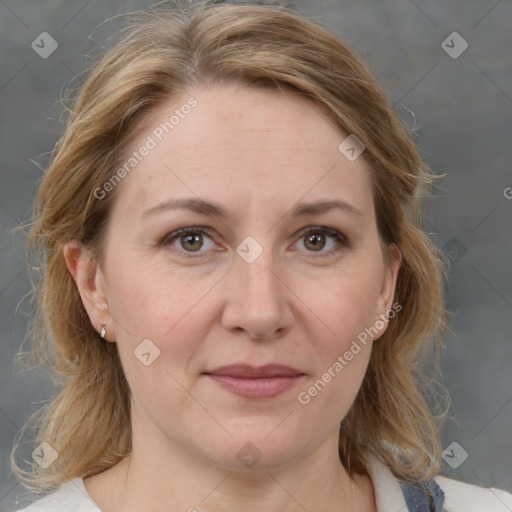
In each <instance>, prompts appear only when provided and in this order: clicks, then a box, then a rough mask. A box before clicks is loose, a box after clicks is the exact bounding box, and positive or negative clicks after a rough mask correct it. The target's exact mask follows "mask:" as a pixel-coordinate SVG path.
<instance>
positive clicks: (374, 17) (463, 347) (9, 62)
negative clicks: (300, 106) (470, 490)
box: [0, 0, 512, 511]
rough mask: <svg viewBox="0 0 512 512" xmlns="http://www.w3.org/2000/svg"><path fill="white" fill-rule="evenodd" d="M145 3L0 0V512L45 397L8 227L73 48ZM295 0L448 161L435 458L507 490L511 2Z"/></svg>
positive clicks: (17, 217) (440, 214) (22, 495)
mask: <svg viewBox="0 0 512 512" xmlns="http://www.w3.org/2000/svg"><path fill="white" fill-rule="evenodd" d="M152 3H153V2H142V1H124V2H122V1H119V0H118V1H110V2H100V1H98V0H68V1H64V0H45V1H36V0H16V1H15V0H1V1H0V42H1V44H0V64H1V65H0V156H1V159H0V173H1V174H0V175H1V182H0V336H1V342H0V365H1V369H0V510H5V511H11V510H14V509H15V508H19V507H21V506H22V505H24V504H26V503H27V502H29V501H30V500H31V499H33V498H32V497H31V496H30V495H28V494H27V493H26V491H25V490H24V488H23V487H22V486H21V485H20V484H18V483H17V481H16V480H15V479H14V477H13V476H12V474H11V473H10V468H9V459H8V457H9V452H10V449H11V446H12V442H13V439H14V436H15V435H16V434H17V432H18V431H19V429H20V428H21V427H22V426H23V424H24V422H25V421H26V420H27V418H28V416H29V414H30V413H32V412H33V411H35V410H36V409H38V408H39V407H40V406H41V405H42V404H43V403H44V401H45V400H48V399H49V398H50V397H51V396H52V387H51V384H50V383H49V381H48V379H46V378H45V377H44V375H41V374H39V373H37V374H36V373H33V372H32V373H14V359H13V355H14V353H15V352H16V351H17V350H18V348H19V346H20V343H21V340H22V339H23V336H24V333H25V327H26V323H27V314H28V312H29V305H28V304H27V301H23V302H20V301H21V300H22V298H23V297H24V296H25V295H26V294H27V292H28V291H29V282H28V277H27V273H26V272H25V270H24V268H25V266H24V254H23V251H24V239H23V236H21V235H20V234H14V235H13V234H12V233H11V232H10V230H11V229H12V228H14V227H15V226H17V225H18V224H19V223H20V222H22V221H24V220H26V219H27V218H28V216H29V214H30V208H31V205H32V201H33V197H34V193H35V190H36V188H37V185H38V181H39V179H40V177H41V171H40V169H39V168H38V166H39V165H43V166H44V165H46V163H47V162H48V157H49V155H48V152H49V151H51V150H52V148H53V145H54V144H55V142H56V140H57V138H58V136H59V134H60V130H61V125H60V124H59V115H60V112H61V107H60V105H59V97H60V95H61V93H62V92H63V91H65V89H66V87H67V86H68V85H69V83H70V80H71V79H72V78H73V77H74V76H75V75H76V74H78V73H79V72H80V71H81V70H82V69H83V66H84V63H85V59H84V58H83V55H84V54H85V53H90V52H91V51H96V50H97V49H98V48H99V47H100V46H101V45H107V46H108V41H106V38H107V37H108V36H109V35H111V34H112V33H113V31H114V30H115V29H117V28H120V26H121V24H120V22H119V21H114V22H108V23H104V24H102V22H103V21H104V20H106V19H107V18H109V17H112V16H114V15H117V14H122V13H126V12H128V11H131V10H134V9H136V8H141V7H144V6H145V5H151V4H152ZM294 5H295V7H296V8H298V9H300V10H302V11H303V12H305V13H307V14H311V15H314V16H317V17H318V19H319V20H320V21H321V22H322V23H324V25H325V26H326V27H327V28H329V29H330V30H332V31H333V32H335V33H336V34H338V35H339V36H340V37H342V38H343V39H345V40H347V41H348V42H350V43H351V44H352V45H353V46H354V47H355V48H356V50H357V51H358V52H359V53H360V54H361V55H362V56H363V57H364V58H365V59H366V61H367V62H368V63H369V64H370V66H371V68H372V69H373V71H374V73H375V75H376V76H377V78H378V80H379V81H380V83H381V84H382V86H383V87H384V89H385V91H386V92H387V94H388V96H389V98H390V99H391V101H392V102H393V103H394V105H395V108H396V110H397V112H398V113H399V114H400V115H401V116H402V117H403V118H404V119H405V120H406V121H407V123H408V124H410V125H411V126H415V128H416V131H417V135H418V141H419V144H420V146H421V150H422V153H423V155H424V158H425V159H426V160H427V162H428V163H429V164H430V165H431V167H432V168H433V169H434V171H435V172H436V173H439V174H441V173H446V174H447V176H446V177H445V178H444V179H443V180H442V181H441V183H440V185H441V189H439V191H438V192H437V193H436V197H434V198H430V199H428V200H427V201H426V203H425V216H426V223H427V224H426V226H427V229H428V231H429V233H430V236H431V237H432V239H433V240H434V241H435V243H436V244H437V245H438V246H439V247H441V248H444V249H445V250H446V251H447V252H449V253H450V254H451V255H452V261H453V264H452V266H451V270H450V279H449V281H448V283H447V302H448V307H449V308H450V309H451V310H452V311H453V312H454V314H453V316H452V318H451V320H450V324H451V327H452V329H453V331H454V334H447V335H446V336H445V338H444V339H445V344H446V350H445V353H444V361H443V374H444V381H445V384H446V386H447V388H448V390H449V392H450V393H451V397H452V408H451V411H450V417H451V418H452V419H451V420H450V421H448V422H447V423H446V425H445V426H444V428H443V431H442V435H443V446H444V447H448V446H449V445H450V444H451V443H453V442H456V443H458V444H457V445H452V447H450V449H449V451H448V452H447V453H448V454H449V455H450V457H449V458H448V459H447V460H449V461H450V463H451V464H452V465H457V464H458V463H460V461H461V460H462V457H461V454H463V452H462V449H463V450H465V451H466V452H467V454H468V457H467V459H466V460H465V461H464V462H462V463H461V464H460V465H459V466H458V467H457V468H451V467H450V465H448V464H447V463H446V462H445V463H444V467H445V474H446V475H447V476H450V477H453V478H458V479H461V480H466V481H468V482H471V483H475V484H479V485H484V486H495V487H501V488H503V489H506V490H509V491H512V479H511V469H512V461H511V453H512V440H511V435H510V433H511V419H512V403H511V402H512V385H511V383H512V378H511V375H512V372H511V371H510V367H511V363H512V347H511V332H512V320H511V319H512V272H511V271H510V263H511V261H512V257H511V256H512V250H511V248H512V243H511V241H512V233H511V222H510V219H511V214H512V172H511V167H510V162H511V156H512V155H511V153H512V129H511V120H512V81H511V78H512V51H511V50H512V30H511V29H510V27H511V26H512V2H511V1H510V0H500V1H497V0H479V1H476V0H472V1H463V0H458V1H449V2H448V1H446V0H423V1H420V0H414V2H413V1H412V0H389V1H385V2H384V1H382V0H363V1H361V0H359V1H357V2H356V1H355V0H346V1H342V0H331V1H329V0H323V1H320V0H315V1H305V0H303V1H298V2H296V3H295V4H294ZM42 32H48V33H49V34H50V35H51V36H52V37H53V38H54V39H55V40H56V41H57V42H58V48H57V49H56V51H55V52H54V53H52V54H51V55H49V56H48V57H47V58H44V59H43V58H42V57H40V56H39V55H38V54H37V53H36V51H34V49H33V48H32V47H31V44H32V42H33V41H34V40H35V41H36V42H38V41H40V39H41V38H40V34H41V33H42ZM452 32H457V33H458V34H459V35H460V36H461V37H462V38H463V40H465V41H466V42H467V44H468V48H467V49H466V50H465V51H464V52H463V53H462V54H460V55H459V56H457V53H459V52H460V51H461V50H462V49H463V46H462V44H463V41H462V40H461V39H459V38H458V36H453V35H450V34H452ZM91 34H92V37H89V36H91ZM445 40H446V43H444V45H445V46H446V45H447V46H448V48H447V50H449V51H450V52H451V53H452V56H450V55H449V54H448V53H447V52H446V51H445V50H444V49H443V47H442V42H443V41H445ZM39 44H41V43H39ZM450 47H451V48H450ZM45 48H46V49H48V48H49V46H48V45H46V46H45ZM454 52H456V53H454ZM453 57H456V58H453ZM62 307H63V308H64V307H66V306H65V304H63V305H62ZM28 436H29V434H28V433H27V434H26V436H25V437H27V438H28ZM26 440H27V439H26ZM453 447H454V448H453ZM452 449H453V450H454V451H452ZM29 453H30V452H29ZM16 500H17V501H16Z"/></svg>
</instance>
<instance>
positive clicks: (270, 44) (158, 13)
mask: <svg viewBox="0 0 512 512" xmlns="http://www.w3.org/2000/svg"><path fill="white" fill-rule="evenodd" d="M228 82H236V83H241V84H244V85H247V86H249V87H264V88H271V89H280V90H285V91H290V92H293V93H295V94H300V95H301V96H302V97H304V98H305V99H308V100H310V101H313V102H314V103H315V104H316V105H317V106H319V107H320V108H322V109H323V111H325V112H326V113H327V115H328V116H329V117H330V118H331V119H332V120H333V121H334V122H335V123H336V125H337V126H339V128H340V129H341V130H343V131H344V132H346V133H349V134H355V135H356V136H357V137H358V138H359V139H360V140H361V141H363V142H364V144H365V146H366V149H365V151H364V153H363V156H362V157H363V158H364V159H365V161H366V163H367V164H368V167H369V169H370V172H371V176H372V182H373V196H374V204H375V209H376V216H377V224H378V230H379V235H380V238H381V241H382V243H383V244H385V245H387V246H389V245H391V244H396V245H397V246H398V247H399V248H400V251H401V253H402V265H401V267H400V270H399V274H398V279H397V287H396V292H395V301H397V302H399V303H400V305H401V306H402V310H401V311H400V313H399V314H397V315H396V317H395V318H394V319H393V320H392V321H391V322H390V323H389V326H388V329H387V331H386V332H385V334H384V335H383V336H382V338H381V339H380V340H379V342H378V343H376V344H374V346H373V349H372V353H371V358H370V362H369V366H368V369H367V372H366V375H365V378H364V381H363V383H362V386H361V388H360V390H359V393H358V395H357V397H356V399H355V402H354V403H353V406H352V407H351V409H350V411H349V413H348V414H347V416H346V417H345V418H344V420H343V422H342V425H341V429H340V439H339V454H340V459H341V460H342V462H343V464H344V465H345V467H346V469H347V471H348V472H349V473H350V474H353V473H366V474H367V471H366V469H365V462H364V461H365V458H364V454H365V452H366V451H368V450H369V451H371V452H373V453H374V454H376V455H377V456H378V457H379V458H380V459H381V460H382V461H383V462H384V463H385V464H386V465H387V466H388V467H389V468H390V469H391V470H392V472H393V473H394V474H395V476H396V477H397V478H399V479H400V480H401V481H404V482H408V483H420V482H422V481H425V480H426V479H429V478H431V477H433V476H435V475H436V474H437V473H438V472H439V470H440V460H441V458H440V454H441V450H440V442H439V433H438V425H437V419H439V418H441V417H442V415H443V414H439V415H437V416H436V415H435V414H434V413H433V409H432V405H433V404H430V405H429V402H430V401H431V398H432V397H433V396H435V397H437V396H439V395H438V394H433V395H431V396H427V395H426V394H425V393H424V392H423V390H422V387H423V386H425V385H426V383H427V380H426V378H425V377H424V374H423V373H420V372H419V366H418V365H419V363H418V361H420V356H422V355H425V354H426V353H429V354H430V355H431V352H430V351H429V349H431V348H434V349H435V350H434V357H431V358H430V360H432V361H434V363H435V364H434V366H435V369H434V377H435V375H436V369H437V367H438V364H437V363H438V361H439V348H440V346H441V332H442V330H443V328H444V327H446V324H445V315H446V312H445V310H444V305H443V297H442V285H443V283H442V281H443V276H444V273H445V268H444V267H445V261H444V260H443V254H442V253H441V252H440V251H439V250H438V249H436V247H435V246H434V245H433V244H432V243H431V242H430V240H429V238H428V237H427V236H426V235H425V233H424V232H423V230H422V229H421V225H420V220H421V217H420V213H419V209H418V199H419V196H420V195H421V194H420V192H421V191H422V190H424V189H425V187H426V186H428V185H431V184H432V183H433V181H434V178H435V176H434V175H433V174H432V173H431V172H430V170H429V169H428V168H427V166H426V165H425V164H424V163H423V162H422V160H421V158H420V157H419V155H418V152H417V149H416V147H415V144H414V141H413V137H412V134H411V133H410V131H409V130H408V129H407V127H406V126H405V124H404V123H403V122H402V121H401V120H400V119H399V118H398V116H397V115H396V114H395V113H394V112H393V109H392V107H391V105H390V104H389V102H388V101H387V99H386V97H385V95H384V93H383V92H382V90H381V89H380V88H379V86H378V85H377V84H376V82H375V80H374V78H373V77H372V76H371V73H370V72H369V71H368V69H367V68H366V67H365V65H364V64H363V63H362V62H361V60H360V59H359V58H358V57H357V55H356V54H355V52H354V51H353V50H352V49H351V48H350V47H349V46H347V45H346V44H344V43H343V42H341V41H340V40H339V39H338V38H337V37H335V36H334V35H332V34H331V33H329V32H328V31H327V30H326V29H325V28H323V27H322V26H321V25H320V24H319V23H318V22H317V21H313V20H312V19H307V18H306V17H305V16H303V15H300V14H297V13H295V12H294V11H292V10H290V9H289V8H286V7H283V6H277V5H256V4H252V5H251V4H249V5H223V4H217V3H212V2H200V3H197V4H196V5H194V6H188V7H185V6H183V5H181V6H180V5H177V6H174V7H169V6H167V7H163V6H158V7H155V8H153V9H152V10H148V11H142V12H137V13H133V14H132V15H131V23H130V24H129V25H128V26H127V27H125V28H124V29H123V30H122V31H121V32H120V40H119V41H118V42H117V43H116V44H115V45H114V46H113V47H112V48H111V49H110V50H109V51H107V52H106V54H105V55H104V56H103V58H101V60H99V61H98V62H97V63H95V64H94V66H93V67H92V70H90V72H89V73H88V75H87V78H86V79H85V81H84V82H83V84H82V85H81V86H80V87H79V88H78V94H77V95H76V97H75V98H74V99H73V103H72V107H71V109H69V117H68V121H67V126H66V129H65V132H64V134H63V136H62V138H61V139H60V140H59V141H58V143H57V144H56V146H55V149H54V152H53V154H52V158H51V161H50V164H49V168H48V169H47V171H46V173H45V175H44V178H43V180H42V183H41V186H40V188H39V191H38V193H37V197H36V199H35V203H34V215H33V219H32V221H31V223H30V224H29V227H30V231H29V233H28V242H27V260H28V261H29V262H30V261H31V258H32V257H35V258H38V264H37V265H36V266H38V268H39V274H38V278H37V280H33V287H34V288H33V299H34V301H35V313H34V316H33V322H32V328H31V329H30V330H29V331H30V335H31V336H30V337H31V339H32V342H33V344H34V346H33V347H32V350H31V353H32V355H33V356H34V357H35V360H36V361H44V362H45V363H46V364H48V365H49V367H50V369H51V373H52V375H53V376H54V379H55V382H56V384H57V386H58V390H59V392H58V394H57V396H56V397H55V398H54V399H53V400H52V401H51V402H50V403H49V404H48V405H47V406H46V407H44V408H43V409H42V410H41V411H40V414H37V415H36V416H34V417H33V418H31V419H30V420H29V421H31V422H33V421H34V420H36V422H35V425H36V427H37V438H36V440H35V444H36V445H37V444H38V443H40V442H42V441H47V442H49V443H50V444H51V445H52V446H53V447H54V448H55V449H56V450H57V452H58V454H59V457H58V459H57V460H56V461H55V462H54V463H53V464H52V465H51V466H50V467H49V468H47V469H41V468H40V467H39V466H38V465H37V464H36V463H33V465H32V467H31V468H30V471H25V470H23V469H22V468H21V467H20V466H18V465H17V463H16V457H15V454H16V453H17V451H16V448H17V446H15V447H14V449H13V453H12V454H11V462H12V466H13V470H14V472H15V474H16V475H17V476H18V478H19V479H20V480H21V481H23V483H24V484H25V485H26V486H27V487H30V488H31V489H36V490H38V491H40V490H43V491H49V490H51V489H52V488H54V487H55V486H57V485H59V484H61V483H63V482H64V481H66V480H69V479H71V478H74V477H83V478H85V477H87V476H90V475H94V474H97V473H99V472H102V471H104V470H106V469H108V468H110V467H111V466H113V465H115V464H116V463H118V462H119V461H120V460H121V459H122V458H123V457H125V456H126V455H127V454H129V453H130V451H131V426H130V390H129V387H128V384H127V381H126V379H125V376H124V373H123V368H122V366H121V364H120V360H119V357H118V352H117V346H116V344H114V343H100V342H99V339H98V334H97V332H96V330H95V328H94V327H93V326H92V325H91V323H90V320H89V317H88V315H87V313H86V310H85V308H84V306H83V304H82V301H81V299H80V295H79V293H78V290H77V287H76V285H75V283H74V281H73V279H72V276H71V274H70V273H69V271H68V269H67V267H66V264H65V261H64V257H63V247H64V244H66V243H67V242H70V241H73V240H74V241H78V242H80V243H81V244H84V245H86V246H88V247H89V248H90V249H91V250H92V251H94V253H95V254H96V256H97V259H98V261H101V260H102V254H103V250H104V242H105V240H104V237H103V235H104V233H105V226H106V224H107V222H108V219H109V211H110V209H111V206H112V203H113V201H114V199H115V197H116V190H115V189H114V190H113V191H111V192H110V193H109V194H107V196H106V197H105V198H104V199H102V200H98V199H97V198H96V197H95V195H94V193H93V191H94V190H96V189H97V188H98V187H100V188H101V186H102V185H103V184H104V183H106V182H107V181H108V180H109V179H110V178H111V177H112V176H113V174H114V173H115V171H116V169H118V166H119V164H120V163H121V162H122V161H123V154H124V152H125V151H126V150H127V148H128V147H129V143H130V140H131V139H130V136H131V135H132V134H133V133H134V132H135V130H136V128H137V126H139V125H140V123H141V122H142V120H143V119H144V117H145V116H147V115H150V114H151V113H152V112H154V111H155V110H157V109H158V108H159V106H160V105H161V104H162V103H164V102H165V101H168V100H169V98H171V97H173V96H177V95H181V94H183V93H186V92H187V90H190V89H192V88H196V87H202V86H207V85H209V84H213V83H228ZM26 227H27V226H26ZM29 265H30V263H29ZM428 382H437V381H435V380H434V379H429V381H428ZM425 389H426V388H425ZM429 389H430V388H429ZM17 444H19V443H17Z"/></svg>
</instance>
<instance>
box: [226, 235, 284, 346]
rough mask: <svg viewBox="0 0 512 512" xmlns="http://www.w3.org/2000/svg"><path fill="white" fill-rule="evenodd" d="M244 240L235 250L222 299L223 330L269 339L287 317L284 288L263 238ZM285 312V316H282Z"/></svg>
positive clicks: (282, 325)
mask: <svg viewBox="0 0 512 512" xmlns="http://www.w3.org/2000/svg"><path fill="white" fill-rule="evenodd" d="M260 240H261V241H257V240H256V239H255V238H253V237H247V238H246V239H244V240H243V241H242V242H241V243H240V244H239V245H238V246H237V248H236V252H237V257H236V259H235V262H234V268H233V269H232V271H231V272H230V277H229V279H230V284H229V287H228V289H229V295H228V296H227V297H226V305H225V306H226V307H225V311H224V324H225V327H226V328H231V329H232V328H238V329H244V330H246V331H248V332H249V333H250V334H251V335H252V336H254V337H270V336H272V335H273V333H274V332H275V331H276V330H279V329H283V328H284V327H285V326H286V324H287V322H288V321H289V320H290V318H291V312H290V311H289V303H288V298H287V293H286V290H287V288H286V286H285V285H284V284H283V279H282V278H280V276H279V268H280V264H279V262H277V260H276V258H275V252H274V251H273V249H272V247H270V246H269V245H268V244H269V243H270V242H269V240H270V237H266V243H265V241H263V239H262V238H260ZM286 310H288V314H286Z"/></svg>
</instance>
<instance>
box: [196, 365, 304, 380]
mask: <svg viewBox="0 0 512 512" xmlns="http://www.w3.org/2000/svg"><path fill="white" fill-rule="evenodd" d="M204 373H206V374H207V375H223V376H226V377H235V378H239V379H263V378H270V377H299V376H300V375H304V374H303V373H302V372H301V371H299V370H296V369H295V368H290V367H289V366H284V365H282V364H267V365H265V366H250V365H248V364H233V365H229V366H221V367H220V368H216V369H215V370H211V371H207V372H204Z"/></svg>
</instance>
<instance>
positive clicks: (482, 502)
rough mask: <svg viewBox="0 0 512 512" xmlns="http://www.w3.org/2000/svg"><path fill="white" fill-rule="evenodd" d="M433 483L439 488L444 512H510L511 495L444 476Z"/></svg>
mask: <svg viewBox="0 0 512 512" xmlns="http://www.w3.org/2000/svg"><path fill="white" fill-rule="evenodd" d="M435 481H436V482H437V484H438V485H439V487H441V489H442V491H443V493H444V496H445V501H444V508H445V510H446V512H473V511H474V512H482V511H484V510H485V512H511V511H512V494H510V493H509V492H506V491H502V490H501V489H495V488H494V487H488V488H485V487H479V486H478V485H472V484H468V483H466V482H462V481H459V480H452V479H451V478H446V477H444V476H437V477H436V478H435Z"/></svg>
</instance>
